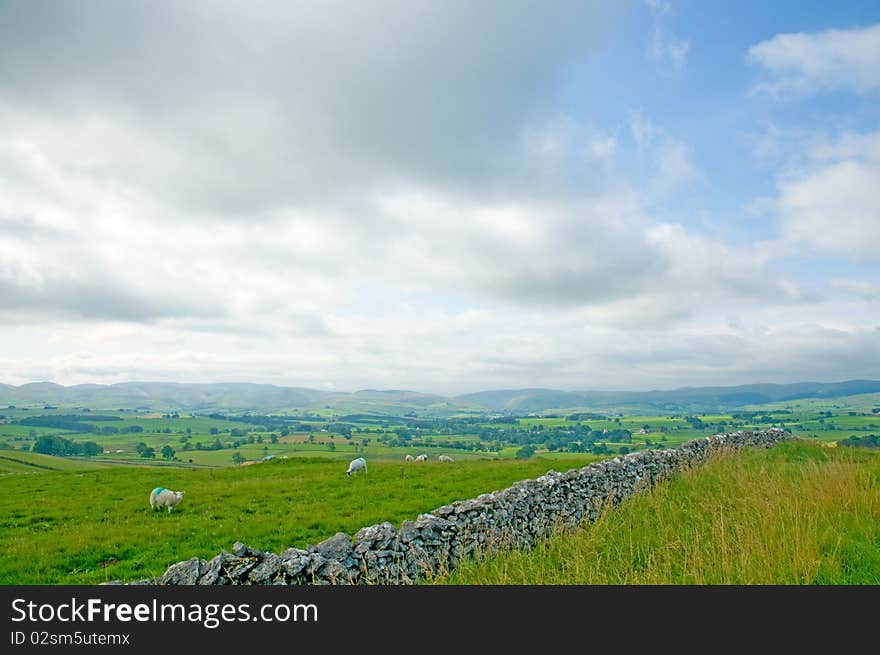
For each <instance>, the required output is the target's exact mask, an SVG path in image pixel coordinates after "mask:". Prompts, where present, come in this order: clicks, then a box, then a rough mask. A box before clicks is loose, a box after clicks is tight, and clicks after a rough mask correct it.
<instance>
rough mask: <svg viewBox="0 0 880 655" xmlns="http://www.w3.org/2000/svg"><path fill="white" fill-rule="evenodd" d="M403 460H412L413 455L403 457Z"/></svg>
mask: <svg viewBox="0 0 880 655" xmlns="http://www.w3.org/2000/svg"><path fill="white" fill-rule="evenodd" d="M403 461H404V462H411V461H413V456H412V455H407V456H406V457H404V458H403Z"/></svg>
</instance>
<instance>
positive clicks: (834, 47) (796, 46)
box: [748, 25, 880, 95]
mask: <svg viewBox="0 0 880 655" xmlns="http://www.w3.org/2000/svg"><path fill="white" fill-rule="evenodd" d="M748 57H749V60H750V61H751V62H752V63H754V64H756V65H759V66H761V67H763V68H765V69H766V70H767V71H768V72H769V73H770V75H771V79H770V80H769V81H766V82H762V83H760V84H758V85H756V86H755V87H754V88H753V89H752V93H769V94H771V95H784V94H789V93H793V94H798V95H800V94H806V93H815V92H819V91H826V90H845V91H854V92H857V93H869V92H874V91H877V90H878V89H880V66H878V65H877V62H878V61H880V25H871V26H868V27H860V28H853V29H846V30H842V29H831V30H825V31H822V32H815V33H811V34H806V33H803V32H800V33H795V34H777V35H776V36H774V37H773V38H772V39H769V40H767V41H762V42H761V43H758V44H756V45H754V46H752V47H751V48H749V54H748Z"/></svg>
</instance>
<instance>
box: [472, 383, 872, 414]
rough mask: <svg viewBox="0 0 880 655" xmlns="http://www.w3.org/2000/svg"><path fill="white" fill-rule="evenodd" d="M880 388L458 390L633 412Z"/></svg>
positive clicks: (499, 402) (497, 406)
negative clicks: (568, 390)
mask: <svg viewBox="0 0 880 655" xmlns="http://www.w3.org/2000/svg"><path fill="white" fill-rule="evenodd" d="M878 391H880V381H877V380H847V381H845V382H831V383H826V382H798V383H794V384H745V385H740V386H734V387H685V388H681V389H673V390H669V391H616V392H615V391H570V392H566V391H555V390H552V389H509V390H495V391H481V392H477V393H471V394H464V395H461V396H457V397H456V400H460V401H464V402H471V403H475V404H479V405H484V406H486V407H489V408H490V409H493V410H495V411H505V412H514V413H525V412H542V411H548V410H553V409H563V408H565V409H569V408H588V409H595V410H605V411H608V410H622V411H627V412H629V413H633V412H646V413H668V412H696V411H700V412H712V411H720V410H725V409H735V408H739V407H743V406H746V405H760V404H764V403H772V402H780V401H792V400H799V399H805V398H818V399H829V398H840V397H845V396H851V395H856V394H866V393H874V392H878Z"/></svg>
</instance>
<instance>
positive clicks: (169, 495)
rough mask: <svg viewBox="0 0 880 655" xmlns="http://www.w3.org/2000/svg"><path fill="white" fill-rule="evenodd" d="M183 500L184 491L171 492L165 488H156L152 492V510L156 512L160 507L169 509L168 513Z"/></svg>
mask: <svg viewBox="0 0 880 655" xmlns="http://www.w3.org/2000/svg"><path fill="white" fill-rule="evenodd" d="M181 500H183V492H182V491H171V490H170V489H166V488H165V487H156V488H155V489H153V491H152V492H150V509H152V510H156V509H158V508H160V507H167V508H168V513H169V514H170V513H171V509H172V508H173V507H174V506H175V505H177V504H178V503H180V501H181Z"/></svg>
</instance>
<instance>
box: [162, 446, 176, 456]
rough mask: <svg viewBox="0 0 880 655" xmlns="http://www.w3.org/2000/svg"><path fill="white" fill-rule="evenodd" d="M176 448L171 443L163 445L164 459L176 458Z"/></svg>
mask: <svg viewBox="0 0 880 655" xmlns="http://www.w3.org/2000/svg"><path fill="white" fill-rule="evenodd" d="M174 454H175V450H174V448H172V447H171V446H170V445H168V444H165V445H164V446H162V457H163V458H164V459H174Z"/></svg>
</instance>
